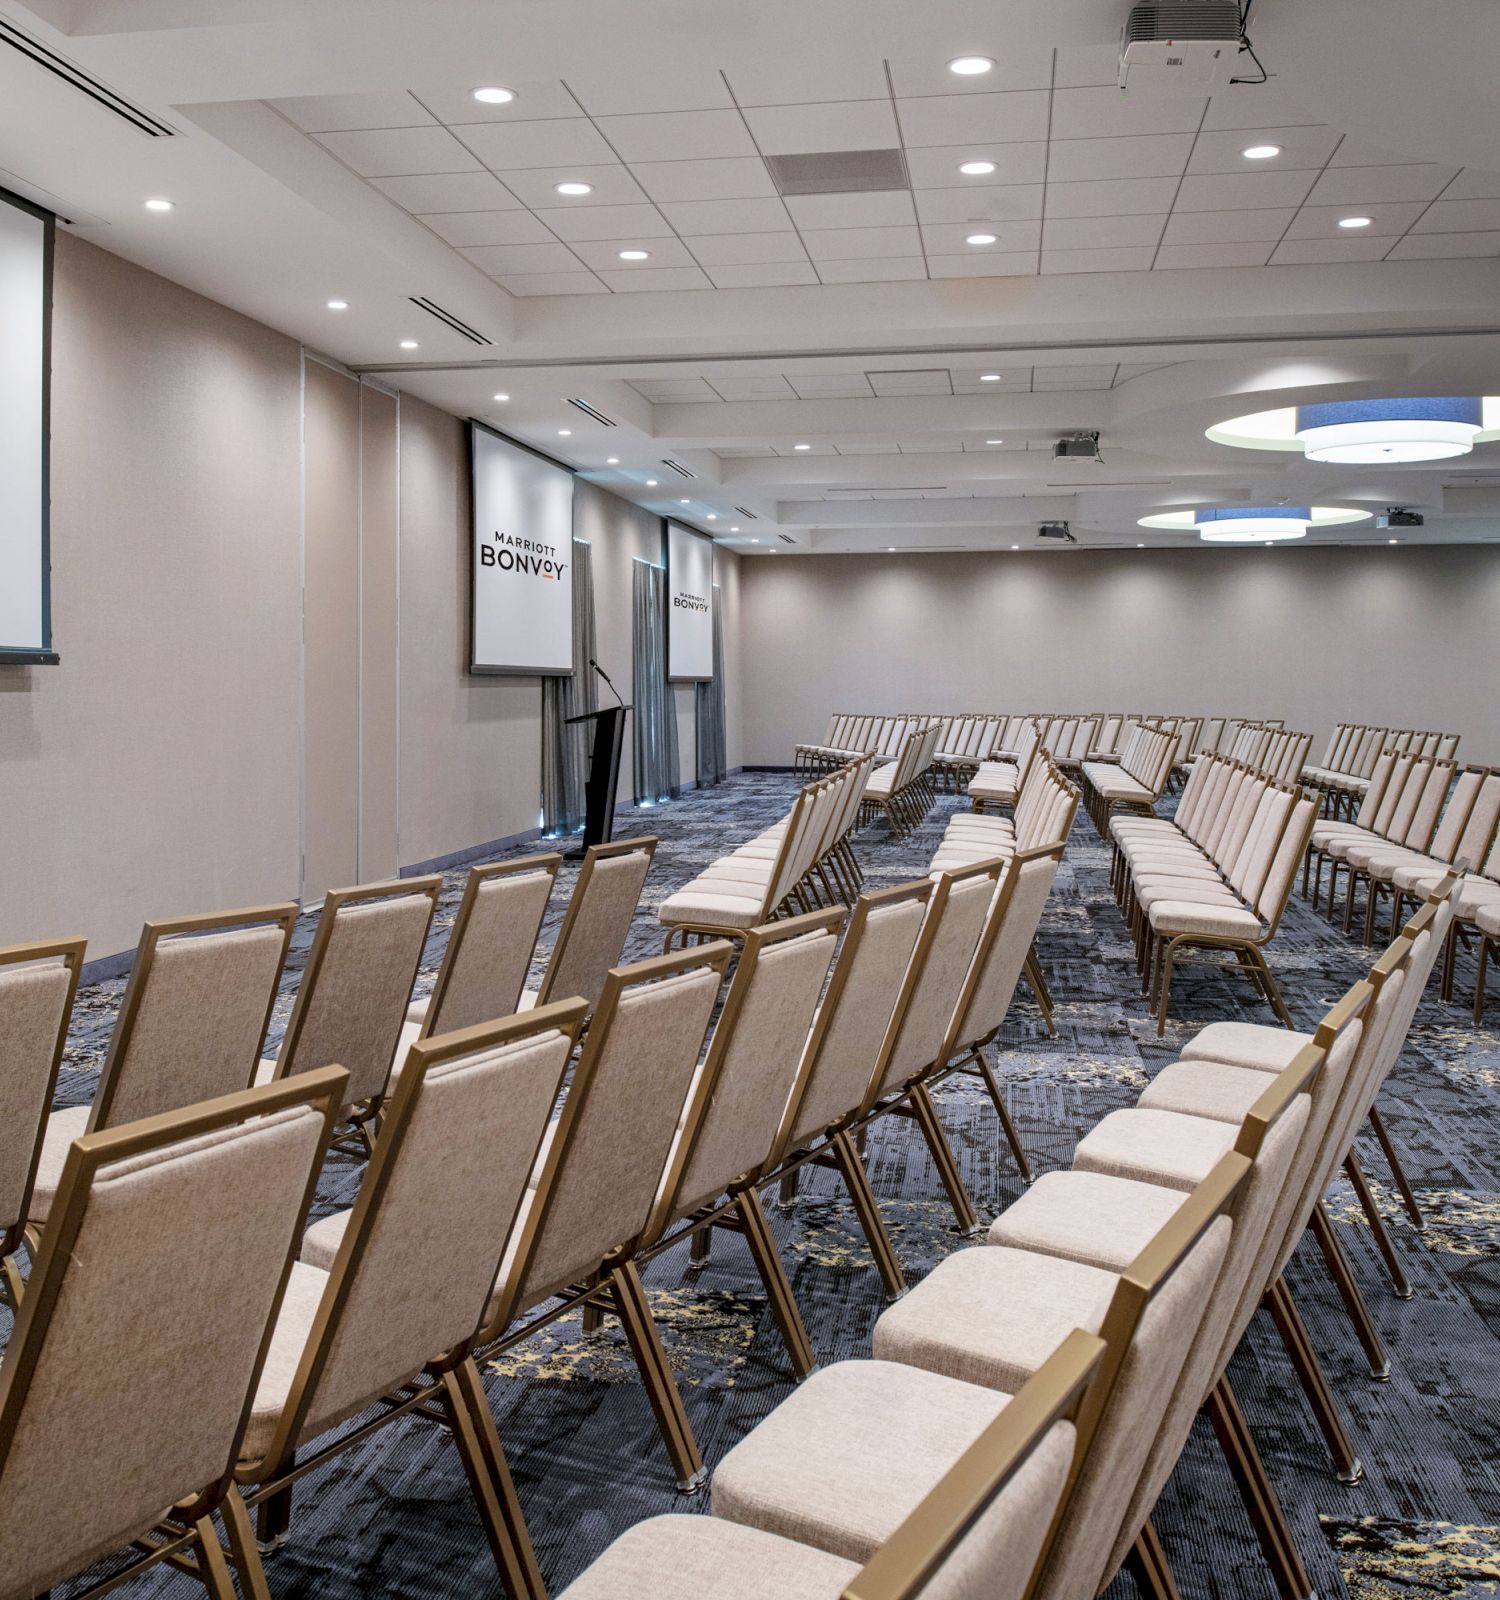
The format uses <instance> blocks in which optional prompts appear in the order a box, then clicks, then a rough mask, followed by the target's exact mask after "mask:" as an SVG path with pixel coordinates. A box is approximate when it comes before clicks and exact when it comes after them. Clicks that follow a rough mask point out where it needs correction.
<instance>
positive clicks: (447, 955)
mask: <svg viewBox="0 0 1500 1600" xmlns="http://www.w3.org/2000/svg"><path fill="white" fill-rule="evenodd" d="M561 863H562V857H561V856H560V855H557V854H555V853H552V854H548V855H539V856H525V857H523V858H522V859H521V860H519V861H499V862H491V863H489V864H488V865H485V866H481V867H470V868H469V877H468V881H467V882H466V883H465V884H464V894H463V899H462V900H461V901H460V902H459V906H458V913H457V915H456V916H455V917H454V919H453V928H452V931H451V932H450V933H449V935H448V947H447V949H446V950H444V952H443V964H442V966H441V967H439V968H438V975H437V982H436V983H435V984H434V985H433V987H432V995H431V998H430V999H429V1000H428V1002H427V1011H426V1014H425V1015H424V1016H423V1018H422V1032H421V1037H422V1038H424V1039H426V1038H429V1037H431V1036H432V1035H433V1034H435V1033H456V1032H457V1031H458V1030H459V1029H460V1028H472V1027H476V1026H477V1025H478V1024H479V1023H481V1022H498V1021H499V1020H500V1019H501V1018H502V1017H510V1016H514V1015H515V1013H516V1011H517V1009H518V1008H519V1006H520V1004H521V991H522V990H523V989H524V988H525V987H526V974H527V973H528V972H529V971H530V970H531V962H532V957H533V956H534V955H535V954H536V941H537V936H538V935H539V934H540V933H541V931H542V918H543V917H544V916H545V915H546V914H547V902H548V900H550V899H551V897H552V885H553V883H554V882H555V881H556V878H557V869H558V867H559V866H560V865H561Z"/></svg>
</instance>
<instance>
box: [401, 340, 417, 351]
mask: <svg viewBox="0 0 1500 1600" xmlns="http://www.w3.org/2000/svg"><path fill="white" fill-rule="evenodd" d="M401 348H402V349H403V350H415V349H416V348H417V341H416V340H415V339H403V340H402V341H401Z"/></svg>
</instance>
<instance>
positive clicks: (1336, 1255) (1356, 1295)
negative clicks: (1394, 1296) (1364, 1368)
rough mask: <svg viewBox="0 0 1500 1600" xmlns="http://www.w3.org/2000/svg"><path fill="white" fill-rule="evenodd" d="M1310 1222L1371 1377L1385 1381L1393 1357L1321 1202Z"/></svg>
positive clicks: (1314, 1210)
mask: <svg viewBox="0 0 1500 1600" xmlns="http://www.w3.org/2000/svg"><path fill="white" fill-rule="evenodd" d="M1308 1225H1309V1226H1310V1227H1311V1228H1312V1231H1313V1238H1314V1239H1316V1240H1317V1242H1318V1249H1319V1250H1320V1251H1321V1252H1322V1254H1323V1261H1324V1264H1325V1265H1326V1266H1327V1268H1328V1271H1329V1274H1330V1276H1331V1277H1332V1278H1333V1284H1334V1287H1335V1288H1336V1289H1337V1290H1338V1292H1339V1299H1341V1300H1342V1301H1343V1302H1344V1311H1345V1312H1346V1313H1347V1315H1348V1318H1349V1321H1350V1322H1351V1323H1352V1324H1353V1325H1354V1333H1355V1337H1356V1338H1357V1339H1358V1340H1359V1342H1360V1346H1361V1348H1362V1349H1363V1350H1364V1353H1365V1360H1366V1361H1367V1362H1369V1365H1370V1376H1371V1377H1372V1378H1373V1379H1374V1380H1375V1381H1376V1383H1384V1382H1385V1381H1386V1379H1388V1378H1389V1377H1390V1375H1391V1358H1390V1356H1389V1355H1387V1354H1386V1348H1385V1340H1384V1339H1382V1338H1381V1337H1380V1330H1379V1329H1378V1328H1377V1327H1376V1326H1375V1319H1374V1317H1372V1316H1371V1315H1370V1308H1369V1306H1367V1305H1366V1304H1365V1297H1364V1295H1363V1293H1361V1291H1360V1287H1359V1283H1358V1281H1357V1280H1356V1278H1355V1276H1354V1273H1353V1271H1352V1269H1351V1268H1350V1266H1349V1258H1348V1256H1346V1255H1345V1254H1344V1247H1343V1245H1341V1244H1340V1243H1339V1238H1338V1235H1337V1234H1336V1233H1335V1232H1334V1229H1333V1224H1332V1222H1330V1221H1329V1220H1328V1212H1327V1211H1326V1210H1325V1209H1324V1207H1323V1204H1322V1202H1321V1201H1320V1202H1319V1203H1318V1204H1317V1205H1316V1206H1314V1207H1313V1213H1312V1217H1311V1219H1310V1222H1309V1224H1308Z"/></svg>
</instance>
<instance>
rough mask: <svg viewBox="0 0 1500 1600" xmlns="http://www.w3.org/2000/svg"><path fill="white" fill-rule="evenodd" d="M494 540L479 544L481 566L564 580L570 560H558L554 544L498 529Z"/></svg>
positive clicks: (557, 580) (491, 536) (494, 534)
mask: <svg viewBox="0 0 1500 1600" xmlns="http://www.w3.org/2000/svg"><path fill="white" fill-rule="evenodd" d="M490 538H491V540H492V541H493V543H491V544H482V545H480V547H479V565H480V566H481V567H499V568H500V570H501V571H502V572H528V573H531V574H532V575H533V576H534V577H538V578H546V579H548V580H550V581H552V582H556V583H561V582H562V575H563V573H564V572H565V571H566V570H567V563H566V562H565V561H559V560H558V559H557V546H556V545H555V544H542V543H540V542H539V541H537V540H535V539H518V538H517V537H516V536H515V535H514V534H513V533H500V532H498V531H497V532H495V533H492V534H491V535H490Z"/></svg>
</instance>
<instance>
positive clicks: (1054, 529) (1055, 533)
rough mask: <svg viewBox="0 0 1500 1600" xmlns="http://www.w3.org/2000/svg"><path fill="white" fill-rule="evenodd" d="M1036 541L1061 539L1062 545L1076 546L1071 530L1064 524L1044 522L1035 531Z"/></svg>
mask: <svg viewBox="0 0 1500 1600" xmlns="http://www.w3.org/2000/svg"><path fill="white" fill-rule="evenodd" d="M1036 536H1037V538H1038V539H1061V540H1062V541H1063V543H1064V544H1077V543H1078V540H1077V539H1075V538H1074V537H1073V530H1072V529H1071V528H1070V527H1069V526H1068V524H1067V523H1066V522H1044V523H1043V524H1042V525H1041V527H1039V528H1038V529H1037V530H1036Z"/></svg>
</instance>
